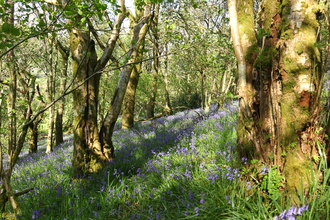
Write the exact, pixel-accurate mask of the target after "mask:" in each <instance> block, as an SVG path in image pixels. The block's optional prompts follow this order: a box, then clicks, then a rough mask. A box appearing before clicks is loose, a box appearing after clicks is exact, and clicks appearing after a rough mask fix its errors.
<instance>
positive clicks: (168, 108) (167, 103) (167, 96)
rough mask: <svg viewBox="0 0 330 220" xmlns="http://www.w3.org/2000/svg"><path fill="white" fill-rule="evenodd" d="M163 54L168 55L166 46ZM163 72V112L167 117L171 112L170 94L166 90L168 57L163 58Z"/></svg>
mask: <svg viewBox="0 0 330 220" xmlns="http://www.w3.org/2000/svg"><path fill="white" fill-rule="evenodd" d="M165 50H166V51H165V53H166V54H168V48H167V45H166V47H165ZM164 64H165V71H164V84H165V111H166V114H167V115H172V114H173V110H172V106H171V100H170V93H169V91H168V90H169V89H168V76H167V75H168V57H167V56H166V58H165V63H164Z"/></svg>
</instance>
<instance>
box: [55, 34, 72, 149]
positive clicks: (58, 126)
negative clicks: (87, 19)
mask: <svg viewBox="0 0 330 220" xmlns="http://www.w3.org/2000/svg"><path fill="white" fill-rule="evenodd" d="M56 47H57V49H58V51H59V52H60V54H61V57H62V65H63V67H62V71H61V72H62V75H61V79H60V80H61V81H60V88H59V89H60V94H63V93H64V90H65V88H66V78H67V76H68V74H67V72H68V64H69V54H70V52H69V49H68V48H66V47H64V46H63V44H61V42H60V41H59V40H57V42H56ZM64 102H65V98H64V97H63V98H62V99H61V100H60V101H59V102H58V105H57V112H56V120H55V145H59V144H61V143H62V142H63V114H64Z"/></svg>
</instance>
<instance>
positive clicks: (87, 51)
mask: <svg viewBox="0 0 330 220" xmlns="http://www.w3.org/2000/svg"><path fill="white" fill-rule="evenodd" d="M77 19H79V18H77ZM80 19H81V18H80ZM80 19H79V20H80ZM70 50H71V54H72V58H73V64H72V69H73V76H74V77H75V84H76V85H81V86H80V87H78V88H77V89H76V90H75V91H74V92H73V93H72V94H73V111H74V121H73V129H74V143H73V145H74V151H73V162H72V166H73V176H74V178H80V177H82V175H83V174H84V173H85V172H86V171H90V172H95V171H97V170H98V169H99V168H100V166H101V165H100V164H99V163H98V161H97V160H96V159H97V158H96V157H95V155H94V154H93V153H100V152H99V151H100V148H97V147H95V148H94V146H93V145H94V144H97V142H98V135H97V134H98V129H97V104H98V103H97V102H98V99H97V96H98V89H99V79H100V76H99V74H96V75H95V76H93V77H91V75H92V74H93V73H94V68H95V66H96V61H97V57H96V51H95V43H94V41H92V40H91V39H90V36H89V32H85V31H83V30H81V29H79V28H73V29H71V30H70ZM95 151H96V152H95Z"/></svg>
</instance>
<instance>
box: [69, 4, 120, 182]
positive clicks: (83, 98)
mask: <svg viewBox="0 0 330 220" xmlns="http://www.w3.org/2000/svg"><path fill="white" fill-rule="evenodd" d="M119 4H120V6H121V13H119V14H118V15H117V18H116V23H115V25H114V29H113V31H112V34H111V36H110V38H109V41H108V45H107V47H106V48H105V49H104V52H103V54H102V57H101V58H100V59H99V60H97V55H96V51H95V43H94V41H93V40H91V39H90V33H89V31H83V30H81V29H79V28H72V29H71V30H70V32H69V34H70V51H71V54H72V58H73V64H72V68H73V75H74V77H75V84H76V86H77V87H78V88H77V90H75V91H74V92H73V93H72V94H73V111H74V122H73V129H74V150H73V162H72V166H73V178H81V177H83V176H84V174H85V173H86V172H97V171H98V170H99V169H101V168H102V166H103V162H104V161H107V160H110V159H111V158H109V157H108V156H109V155H108V151H106V148H104V147H103V146H101V141H100V139H99V138H100V137H101V135H100V134H99V130H98V124H97V122H98V120H97V116H98V95H99V82H100V71H102V69H103V68H104V67H105V65H106V64H107V62H108V61H109V59H110V57H111V55H112V52H113V50H114V47H115V43H116V41H117V39H118V36H119V32H120V27H121V24H122V22H123V20H124V18H125V13H126V8H125V1H124V0H121V1H120V2H119ZM81 21H82V17H81V16H77V17H76V21H75V22H76V23H77V24H80V23H81ZM100 132H102V130H101V131H100Z"/></svg>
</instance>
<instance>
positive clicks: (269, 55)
mask: <svg viewBox="0 0 330 220" xmlns="http://www.w3.org/2000/svg"><path fill="white" fill-rule="evenodd" d="M276 53H277V50H276V48H275V47H265V48H264V49H263V50H262V51H261V53H260V54H259V55H258V57H257V60H256V61H255V66H256V67H259V68H268V67H271V65H272V59H273V56H274V55H275V54H276Z"/></svg>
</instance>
